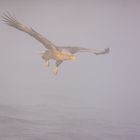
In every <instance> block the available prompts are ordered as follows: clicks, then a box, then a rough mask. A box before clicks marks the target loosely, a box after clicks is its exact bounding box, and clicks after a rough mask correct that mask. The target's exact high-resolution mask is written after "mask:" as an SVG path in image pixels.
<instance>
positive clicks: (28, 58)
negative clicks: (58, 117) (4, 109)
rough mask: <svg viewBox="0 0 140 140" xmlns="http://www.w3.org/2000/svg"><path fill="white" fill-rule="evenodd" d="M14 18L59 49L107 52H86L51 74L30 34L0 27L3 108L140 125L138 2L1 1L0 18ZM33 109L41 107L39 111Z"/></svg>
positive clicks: (0, 88)
mask: <svg viewBox="0 0 140 140" xmlns="http://www.w3.org/2000/svg"><path fill="white" fill-rule="evenodd" d="M5 11H9V12H11V13H14V14H15V15H16V17H17V18H18V19H19V20H20V21H21V22H23V23H24V24H25V25H28V26H30V27H33V28H34V29H35V30H36V31H38V32H39V33H41V34H43V35H44V36H46V37H47V38H48V39H49V40H51V41H52V42H53V43H54V44H57V45H77V46H81V47H87V48H96V49H104V48H106V47H110V49H111V52H110V54H108V55H102V56H94V55H92V54H87V53H82V54H79V55H78V56H77V60H76V61H74V62H65V63H63V64H62V65H61V66H60V72H59V74H58V76H56V77H55V76H53V74H52V68H53V67H54V66H53V64H54V62H52V63H51V68H49V69H48V70H46V68H44V66H43V60H41V58H40V56H39V54H38V52H39V51H41V50H45V49H44V48H43V46H42V45H41V44H40V43H39V42H37V41H36V40H34V39H32V38H31V37H30V36H28V35H26V34H25V33H22V32H20V31H18V30H16V29H13V28H11V27H8V26H7V25H4V24H3V23H0V64H1V66H0V104H1V105H2V104H5V105H11V106H12V105H18V106H32V107H33V108H34V109H35V108H36V107H37V106H46V107H47V108H51V107H53V108H55V109H56V110H57V111H58V110H59V109H61V110H59V111H58V112H59V113H60V114H61V113H64V114H65V113H68V114H70V115H71V116H74V115H75V114H77V115H79V116H80V115H81V114H82V113H83V114H85V116H92V113H93V112H94V113H95V114H96V115H97V114H98V115H97V118H96V119H99V116H102V118H104V119H105V118H106V119H108V120H113V121H121V122H127V123H128V122H129V123H133V124H134V123H136V124H139V123H140V110H139V107H140V76H139V72H140V61H139V59H140V57H139V51H140V2H139V1H134V0H131V1H129V0H128V1H127V0H112V1H111V0H105V1H101V0H99V1H96V0H93V1H86V0H85V1H80V0H79V1H63V0H60V1H57V0H52V1H51V0H46V1H45V0H38V1H34V0H29V1H20V0H19V1H18V0H1V1H0V14H2V13H3V12H5ZM35 106H36V107H35Z"/></svg>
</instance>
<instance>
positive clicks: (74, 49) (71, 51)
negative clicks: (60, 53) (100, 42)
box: [59, 47, 110, 55]
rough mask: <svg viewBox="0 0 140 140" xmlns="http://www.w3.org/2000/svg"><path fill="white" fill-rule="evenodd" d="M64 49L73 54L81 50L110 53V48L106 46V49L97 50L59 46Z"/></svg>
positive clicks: (97, 53)
mask: <svg viewBox="0 0 140 140" xmlns="http://www.w3.org/2000/svg"><path fill="white" fill-rule="evenodd" d="M59 48H60V49H62V50H66V51H68V52H70V53H72V54H75V53H79V52H89V53H94V54H96V55H100V54H106V53H109V51H110V49H109V48H106V49H104V50H96V49H88V48H82V47H59Z"/></svg>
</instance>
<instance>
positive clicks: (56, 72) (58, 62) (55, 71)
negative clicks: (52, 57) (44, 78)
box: [53, 60, 63, 75]
mask: <svg viewBox="0 0 140 140" xmlns="http://www.w3.org/2000/svg"><path fill="white" fill-rule="evenodd" d="M62 62H63V61H62V60H58V61H56V63H55V65H56V67H55V68H54V69H53V73H54V75H57V74H58V67H59V65H60V64H61V63H62Z"/></svg>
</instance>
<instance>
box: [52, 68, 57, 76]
mask: <svg viewBox="0 0 140 140" xmlns="http://www.w3.org/2000/svg"><path fill="white" fill-rule="evenodd" d="M53 74H54V75H57V74H58V68H57V67H56V68H54V70H53Z"/></svg>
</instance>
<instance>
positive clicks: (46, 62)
mask: <svg viewBox="0 0 140 140" xmlns="http://www.w3.org/2000/svg"><path fill="white" fill-rule="evenodd" d="M49 65H50V63H49V60H47V61H45V63H44V66H45V67H46V68H48V67H49Z"/></svg>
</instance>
